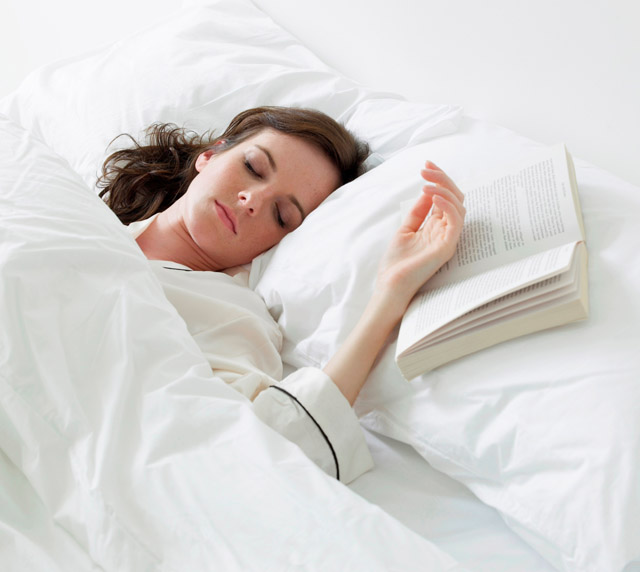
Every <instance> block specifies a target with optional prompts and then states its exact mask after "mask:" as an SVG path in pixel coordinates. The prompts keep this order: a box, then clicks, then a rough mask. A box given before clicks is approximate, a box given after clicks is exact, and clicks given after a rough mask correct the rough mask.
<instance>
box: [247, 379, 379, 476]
mask: <svg viewBox="0 0 640 572" xmlns="http://www.w3.org/2000/svg"><path fill="white" fill-rule="evenodd" d="M253 409H254V411H255V413H256V415H257V416H258V417H259V418H260V419H261V420H262V421H263V422H265V423H266V424H267V425H269V426H270V427H272V428H273V429H275V430H276V431H277V432H278V433H281V434H282V435H283V436H284V437H286V438H287V439H289V440H290V441H292V442H293V443H295V444H296V445H298V446H299V447H300V448H301V449H302V451H303V452H304V453H305V454H306V455H307V456H308V457H309V458H310V459H311V460H312V461H314V462H315V463H316V464H317V465H318V466H319V467H320V468H321V469H323V470H324V471H325V472H326V473H328V474H329V475H332V476H334V477H336V478H337V479H338V480H340V481H342V482H344V483H349V482H351V481H352V480H354V479H355V478H357V477H358V476H360V475H361V474H362V473H364V472H366V471H368V470H369V469H371V468H372V467H373V460H372V458H371V454H370V453H369V449H368V447H367V445H366V442H365V440H364V434H363V432H362V428H361V427H360V424H359V422H358V418H357V417H356V415H355V413H354V411H353V409H352V407H351V405H350V404H349V402H348V401H347V399H346V398H345V397H344V396H343V395H342V393H341V392H340V390H339V389H338V387H337V386H336V384H335V383H334V382H333V381H332V380H331V378H330V377H329V376H327V374H325V373H324V372H323V371H322V370H320V369H316V368H311V367H307V368H302V369H300V370H298V371H296V372H294V373H292V374H291V375H289V376H288V377H286V378H285V379H283V380H282V381H280V382H277V383H275V384H273V385H271V386H270V387H268V388H266V389H264V390H263V391H261V392H260V393H259V394H258V395H257V397H256V398H255V399H254V401H253Z"/></svg>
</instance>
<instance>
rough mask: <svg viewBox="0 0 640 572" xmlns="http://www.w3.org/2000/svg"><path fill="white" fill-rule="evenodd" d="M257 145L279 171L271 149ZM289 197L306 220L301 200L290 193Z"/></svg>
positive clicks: (274, 169) (272, 166) (275, 169)
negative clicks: (270, 151)
mask: <svg viewBox="0 0 640 572" xmlns="http://www.w3.org/2000/svg"><path fill="white" fill-rule="evenodd" d="M256 147H257V148H258V149H260V151H262V152H263V153H264V154H265V155H266V156H267V160H268V161H269V165H271V168H272V169H273V171H274V172H277V171H278V167H277V166H276V162H275V161H274V160H273V155H271V153H269V150H268V149H265V148H264V147H263V146H262V145H258V144H256ZM287 198H288V199H289V200H290V201H291V202H292V203H293V205H294V206H295V207H296V208H297V209H298V210H299V211H300V216H301V217H302V220H304V219H305V218H306V216H307V215H306V214H305V212H304V209H303V208H302V205H301V204H300V201H299V200H298V199H297V198H296V196H295V195H288V196H287Z"/></svg>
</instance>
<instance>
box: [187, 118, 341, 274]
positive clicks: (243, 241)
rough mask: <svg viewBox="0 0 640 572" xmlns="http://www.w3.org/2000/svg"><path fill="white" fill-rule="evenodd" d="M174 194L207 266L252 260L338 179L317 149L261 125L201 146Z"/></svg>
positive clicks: (297, 221)
mask: <svg viewBox="0 0 640 572" xmlns="http://www.w3.org/2000/svg"><path fill="white" fill-rule="evenodd" d="M196 169H197V171H198V175H197V176H196V177H195V178H194V180H193V181H192V182H191V185H190V186H189V188H188V190H187V192H186V193H185V195H184V196H183V197H182V199H180V202H181V203H182V204H181V213H182V221H183V224H184V227H185V229H186V231H187V233H188V236H189V237H190V238H191V240H192V241H193V243H194V244H193V246H195V247H196V248H197V249H198V250H199V251H200V252H199V253H200V254H201V255H202V256H203V257H204V259H205V260H207V262H208V263H209V265H210V267H211V268H212V269H224V268H230V267H232V266H237V265H239V264H244V263H246V262H250V261H251V260H253V259H254V258H255V257H256V256H257V255H258V254H260V253H261V252H264V251H265V250H267V249H269V248H270V247H272V246H273V245H275V244H277V243H278V242H279V241H280V240H281V239H282V238H283V237H284V236H285V235H286V234H288V233H289V232H291V231H292V230H295V229H296V228H297V227H298V226H300V224H301V223H302V221H303V220H304V218H305V217H306V216H307V215H308V214H309V213H310V212H311V211H312V210H314V209H315V208H316V207H317V206H318V205H319V204H320V203H321V202H322V201H323V200H324V199H325V198H326V197H327V196H328V195H329V194H330V193H331V192H332V191H333V190H335V189H336V188H337V187H338V185H339V178H340V176H339V172H338V169H337V168H336V167H335V166H334V165H333V164H332V163H331V161H330V160H329V159H328V158H327V157H326V156H325V155H324V153H323V152H322V151H320V150H319V149H317V148H316V147H314V146H313V145H311V144H310V143H308V142H306V141H304V140H303V139H300V138H298V137H295V136H292V135H286V134H284V133H280V132H278V131H275V130H271V129H266V130H264V131H261V132H259V133H258V134H256V135H254V136H253V137H251V138H250V139H247V140H246V141H244V142H242V143H239V144H237V145H236V146H234V147H232V148H230V149H228V150H225V151H222V152H220V153H216V152H215V151H206V152H204V153H202V154H201V155H200V156H199V157H198V159H197V161H196Z"/></svg>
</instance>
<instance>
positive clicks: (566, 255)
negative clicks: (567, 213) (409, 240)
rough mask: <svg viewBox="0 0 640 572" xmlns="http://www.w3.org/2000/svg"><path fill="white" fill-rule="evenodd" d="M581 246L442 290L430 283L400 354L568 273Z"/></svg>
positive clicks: (404, 331) (406, 320) (411, 314)
mask: <svg viewBox="0 0 640 572" xmlns="http://www.w3.org/2000/svg"><path fill="white" fill-rule="evenodd" d="M577 244H578V243H577V242H574V243H572V244H565V245H562V246H560V247H558V248H554V249H552V250H548V251H545V252H541V253H538V254H534V255H532V256H529V257H527V258H524V259H522V260H516V261H514V262H511V263H509V264H506V265H503V266H500V267H498V268H495V269H492V270H488V271H485V272H481V273H479V274H476V275H475V276H470V277H466V278H461V279H460V280H457V281H456V282H452V283H449V284H445V285H443V286H441V287H438V288H433V287H430V282H429V283H427V285H425V287H423V289H422V290H421V291H420V292H419V293H418V294H417V295H416V296H415V298H414V299H413V300H412V302H411V304H410V305H409V308H408V309H407V311H406V313H405V315H404V317H403V319H402V325H401V328H400V331H399V334H398V345H397V352H398V354H400V353H402V352H404V351H406V350H407V349H408V348H409V347H410V346H412V345H413V344H415V343H416V342H417V341H419V340H420V339H421V338H424V337H426V336H428V335H429V334H431V333H433V332H435V331H436V330H438V329H439V328H441V327H442V326H444V325H445V324H447V323H449V322H451V321H452V320H454V319H456V318H458V317H460V316H463V315H464V314H466V313H467V312H470V311H471V310H473V309H474V308H477V307H478V306H481V305H483V304H486V303H488V302H491V301H492V300H495V299H497V298H499V297H501V296H505V295H506V294H509V293H511V292H514V291H516V290H519V289H521V288H524V287H526V286H529V285H530V284H534V283H536V282H539V281H541V280H545V279H547V278H549V277H551V276H553V275H555V274H559V273H561V272H566V271H567V270H568V269H569V267H570V266H571V260H572V257H573V253H574V251H575V248H576V245H577Z"/></svg>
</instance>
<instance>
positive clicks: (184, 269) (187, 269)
mask: <svg viewBox="0 0 640 572" xmlns="http://www.w3.org/2000/svg"><path fill="white" fill-rule="evenodd" d="M162 268H166V269H167V270H180V271H181V272H193V270H191V268H174V267H173V266H163V267H162Z"/></svg>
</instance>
